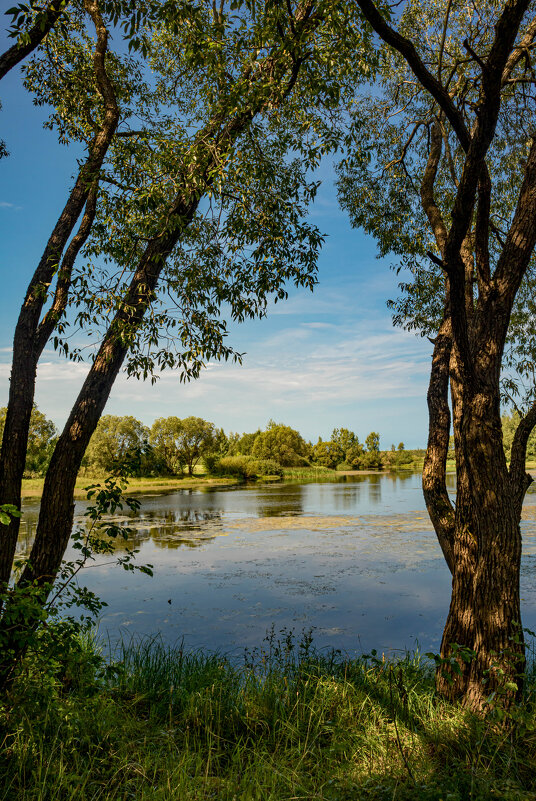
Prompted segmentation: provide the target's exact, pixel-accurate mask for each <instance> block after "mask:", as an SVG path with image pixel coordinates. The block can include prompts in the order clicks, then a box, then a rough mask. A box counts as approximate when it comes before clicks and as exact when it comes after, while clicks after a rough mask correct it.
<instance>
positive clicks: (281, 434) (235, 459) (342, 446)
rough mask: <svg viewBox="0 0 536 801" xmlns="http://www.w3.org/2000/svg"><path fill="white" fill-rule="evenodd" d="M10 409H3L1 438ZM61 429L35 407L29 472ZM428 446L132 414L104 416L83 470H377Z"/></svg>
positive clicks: (36, 469)
mask: <svg viewBox="0 0 536 801" xmlns="http://www.w3.org/2000/svg"><path fill="white" fill-rule="evenodd" d="M5 415H6V409H5V408H1V409H0V436H1V435H2V433H3V428H4V421H5ZM56 441H57V430H56V427H55V425H54V423H53V422H52V421H51V420H48V419H47V417H46V416H45V415H44V414H43V412H41V411H39V409H38V408H37V406H34V409H33V411H32V416H31V422H30V434H29V447H28V453H27V457H26V467H25V476H26V478H35V477H39V476H43V475H44V474H45V473H46V470H47V467H48V464H49V461H50V457H51V455H52V452H53V449H54V445H55V443H56ZM422 455H423V451H410V450H406V449H405V447H404V443H403V442H400V443H399V445H398V447H396V448H395V446H394V445H392V446H391V449H390V450H386V451H381V450H380V435H379V434H378V433H377V432H375V431H372V432H371V433H370V434H369V435H368V436H367V437H366V438H365V441H364V443H361V442H360V441H359V437H358V436H357V434H355V433H354V432H353V431H350V430H349V429H347V428H335V429H333V432H332V434H331V437H330V438H329V439H326V440H323V439H322V438H321V437H319V438H318V441H317V442H316V443H315V444H313V443H312V442H308V441H306V440H305V439H304V438H303V437H302V435H301V434H300V433H299V432H298V431H296V430H295V429H293V428H291V427H290V426H288V425H284V424H283V423H276V422H274V421H273V420H270V421H269V423H268V425H267V427H266V429H265V430H264V431H262V430H261V429H260V428H259V429H257V431H253V432H251V433H247V432H244V433H242V434H239V433H233V432H231V433H230V434H229V435H226V434H225V432H224V430H223V429H222V428H217V426H216V425H215V424H214V423H212V422H209V421H207V420H204V419H202V418H201V417H194V416H190V417H185V418H182V419H181V418H179V417H176V416H173V415H172V416H170V417H158V418H157V419H156V420H155V421H154V422H153V424H152V426H150V427H149V426H146V425H144V423H142V422H141V421H140V420H137V419H136V418H135V417H133V416H132V415H122V416H118V415H111V414H108V415H104V416H103V417H102V418H101V419H100V421H99V423H98V425H97V428H96V430H95V433H94V434H93V436H92V438H91V440H90V443H89V445H88V448H87V450H86V453H85V456H84V459H83V461H82V469H83V471H84V472H86V473H87V474H98V475H102V474H109V473H113V472H114V471H117V470H118V469H121V470H123V471H126V472H128V473H129V474H130V475H133V476H156V475H167V476H181V475H183V474H188V475H190V476H191V475H193V473H194V472H195V470H196V467H197V466H198V465H202V467H203V468H204V470H206V471H207V472H209V473H223V474H226V473H231V474H232V473H238V474H241V475H243V477H244V478H248V477H254V476H255V475H259V474H262V475H268V474H277V473H281V468H284V467H297V468H300V467H323V468H329V469H332V470H371V469H372V470H379V469H382V468H396V467H404V466H408V465H411V464H412V463H413V462H414V461H415V459H419V458H422Z"/></svg>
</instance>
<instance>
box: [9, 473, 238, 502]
mask: <svg viewBox="0 0 536 801" xmlns="http://www.w3.org/2000/svg"><path fill="white" fill-rule="evenodd" d="M104 480H105V476H79V477H78V478H77V479H76V488H75V495H74V497H75V498H76V499H77V500H81V499H84V498H86V495H87V493H86V488H87V487H89V486H90V485H92V484H99V483H100V484H102V483H103V482H104ZM237 483H239V482H238V480H237V479H236V478H232V477H228V478H212V477H207V476H183V477H181V476H173V477H163V478H160V477H157V478H152V477H148V478H129V479H128V494H129V495H137V494H142V493H143V494H153V493H160V492H172V491H173V490H180V489H184V490H188V489H202V488H203V487H231V486H233V485H234V484H237ZM43 484H44V479H43V478H25V479H24V480H23V482H22V497H23V498H40V497H41V495H42V494H43Z"/></svg>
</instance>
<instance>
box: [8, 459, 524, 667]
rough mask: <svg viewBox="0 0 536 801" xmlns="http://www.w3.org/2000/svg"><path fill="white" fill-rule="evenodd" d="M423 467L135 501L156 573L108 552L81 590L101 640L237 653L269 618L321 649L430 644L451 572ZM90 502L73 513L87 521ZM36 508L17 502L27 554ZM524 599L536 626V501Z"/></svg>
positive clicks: (135, 522) (145, 554) (436, 639)
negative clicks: (97, 602)
mask: <svg viewBox="0 0 536 801" xmlns="http://www.w3.org/2000/svg"><path fill="white" fill-rule="evenodd" d="M420 480H421V476H420V473H409V474H403V475H397V474H376V475H367V476H364V475H363V476H346V477H341V481H339V482H337V483H285V484H279V483H277V484H265V485H262V484H252V485H247V486H244V485H242V486H239V487H234V488H226V489H207V490H203V491H196V490H182V491H174V492H171V493H167V494H158V495H142V496H139V499H140V501H141V509H140V511H139V513H138V514H137V515H134V516H127V515H125V523H128V525H129V526H131V527H134V528H135V529H136V536H135V538H134V540H132V541H130V542H129V543H128V545H129V547H132V546H133V545H134V546H135V547H137V548H139V550H140V552H139V554H138V557H137V560H138V562H139V563H140V564H147V563H150V564H152V565H153V568H154V576H153V577H152V578H151V577H148V576H146V575H143V574H140V573H137V572H136V573H127V572H125V571H123V570H122V569H120V568H118V567H116V566H115V565H114V564H113V563H112V562H111V559H110V557H107V558H102V559H100V560H99V561H98V562H96V563H93V564H92V565H91V566H90V567H89V568H87V569H85V570H84V571H83V572H82V574H81V579H80V583H81V584H83V585H84V586H87V587H88V588H89V589H91V590H93V591H94V592H96V593H97V594H98V595H99V596H100V597H101V598H102V599H103V600H105V601H106V602H107V603H108V607H107V608H106V609H105V610H104V613H103V614H102V617H101V619H100V623H99V629H100V633H101V634H102V635H104V636H106V637H109V638H110V640H111V641H112V642H113V641H115V640H116V639H117V638H118V637H119V636H122V635H125V636H131V635H155V634H158V633H159V634H160V635H161V636H162V638H163V639H164V640H165V641H166V642H169V643H175V642H178V641H182V640H184V643H185V645H187V646H189V647H192V648H197V647H205V648H209V649H221V650H224V651H226V652H235V653H239V652H240V651H241V650H242V649H243V648H244V647H245V646H248V647H254V646H256V645H259V644H260V643H261V641H262V639H263V637H264V635H265V633H266V631H267V630H268V629H269V628H270V626H271V625H272V624H273V625H274V626H275V629H276V631H277V630H280V629H283V628H286V629H293V630H294V631H295V632H296V633H299V632H301V631H302V630H304V629H311V628H312V629H313V636H314V639H315V642H316V644H317V645H318V646H319V647H328V648H341V649H343V650H345V651H347V652H348V653H354V652H356V651H357V652H362V651H363V650H369V649H370V648H376V649H377V650H378V651H386V652H392V651H395V650H397V649H404V648H410V649H413V648H415V647H416V645H419V646H420V647H421V648H422V649H423V650H430V649H432V650H437V649H438V647H439V643H440V639H441V631H442V628H443V624H444V620H445V616H446V613H447V610H448V603H449V597H450V575H449V572H448V569H447V567H446V565H445V563H444V560H443V557H442V554H441V551H440V549H439V546H438V544H437V541H436V538H435V534H434V532H433V530H432V527H431V525H430V522H429V519H428V517H427V514H426V512H425V510H424V502H423V498H422V491H421V486H420ZM84 508H85V504H84V503H79V504H78V505H77V508H76V515H77V519H79V520H83V517H82V516H83V512H84ZM37 512H38V504H37V503H36V502H35V501H34V502H27V503H25V504H24V506H23V513H24V518H23V519H24V521H25V522H24V525H23V533H24V532H25V533H26V537H27V539H26V546H25V542H24V537H23V538H22V539H21V549H23V550H24V549H25V547H27V545H28V543H29V542H30V540H31V536H32V531H33V529H34V527H35V522H36V519H37ZM522 528H523V538H524V543H523V547H524V557H523V566H522V598H523V615H524V624H525V625H526V626H529V627H530V628H532V629H536V493H535V494H529V495H528V496H527V502H526V505H525V513H524V520H523V523H522Z"/></svg>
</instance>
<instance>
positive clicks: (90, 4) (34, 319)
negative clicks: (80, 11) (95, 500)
mask: <svg viewBox="0 0 536 801" xmlns="http://www.w3.org/2000/svg"><path fill="white" fill-rule="evenodd" d="M85 5H86V9H87V11H88V13H89V15H90V16H91V18H92V20H93V23H94V25H95V30H96V32H97V42H96V47H95V53H94V69H95V77H96V81H97V86H98V87H99V91H100V93H101V95H102V97H103V100H104V103H105V115H104V120H103V124H102V127H101V129H100V130H99V131H98V132H97V133H96V135H95V137H94V138H93V141H92V143H91V145H90V147H89V153H88V157H87V159H86V161H85V163H84V164H83V165H82V167H81V169H80V170H79V173H78V177H77V180H76V182H75V185H74V187H73V189H72V191H71V192H70V194H69V197H68V200H67V202H66V204H65V207H64V209H63V211H62V213H61V215H60V217H59V219H58V222H57V223H56V225H55V227H54V230H53V231H52V234H51V236H50V238H49V240H48V242H47V245H46V247H45V250H44V252H43V255H42V256H41V259H40V262H39V264H38V266H37V269H36V270H35V272H34V274H33V276H32V279H31V281H30V283H29V286H28V289H27V291H26V297H25V299H24V303H23V305H22V308H21V311H20V313H19V318H18V321H17V325H16V328H15V335H14V340H13V358H12V368H11V379H10V385H9V398H8V406H7V413H6V420H5V426H4V434H3V440H2V449H1V452H0V503H9V504H13V505H14V506H16V507H17V508H20V504H21V484H22V477H23V474H24V464H25V460H26V449H27V445H28V431H29V426H30V415H31V413H32V408H33V403H34V397H35V381H36V372H37V363H38V361H39V358H40V356H41V353H42V352H43V349H44V347H45V345H46V343H47V341H48V338H49V336H50V334H51V333H52V331H53V329H54V326H55V324H56V322H57V320H58V319H59V318H60V316H61V314H62V313H63V311H64V309H65V306H66V303H67V297H68V292H69V287H70V280H71V273H72V268H73V265H74V262H75V259H76V256H77V255H78V253H79V251H80V249H81V247H82V246H83V244H84V242H85V241H86V239H87V236H88V234H89V231H90V228H91V224H92V221H93V217H94V214H95V202H96V191H97V183H98V175H99V171H100V168H101V166H102V163H103V161H104V158H105V156H106V152H107V150H108V148H109V146H110V143H111V141H112V138H113V135H114V132H115V129H116V127H117V123H118V120H119V109H118V106H117V103H116V100H115V94H114V90H113V86H112V84H111V82H110V80H109V78H108V76H107V74H106V68H105V56H106V51H107V47H108V32H107V30H106V28H105V26H104V23H103V21H102V17H101V15H100V12H99V6H98V2H97V0H86V4H85ZM84 208H85V213H84V216H83V218H82V222H81V225H80V228H79V231H78V233H77V234H76V236H75V237H73V239H72V241H71V243H70V244H69V247H68V249H67V252H66V253H65V257H64V259H63V263H62V265H61V267H60V269H59V274H58V282H57V287H56V293H55V297H54V300H53V304H52V308H51V309H50V311H49V312H48V313H47V315H46V316H45V318H44V319H43V321H42V322H40V318H41V314H42V312H43V308H44V306H45V304H46V301H47V295H48V289H49V286H50V284H51V283H52V281H53V279H54V276H55V274H56V273H57V272H58V267H59V263H60V260H61V255H62V253H63V250H64V249H65V247H66V245H67V242H68V241H69V238H70V236H71V234H72V232H73V230H74V228H75V225H76V223H77V221H78V219H79V217H80V215H81V214H82V212H83V211H84ZM19 524H20V521H19V519H18V518H13V519H12V521H11V523H10V524H9V525H8V526H4V525H2V524H0V532H1V536H0V587H1V586H2V585H5V584H6V583H7V582H8V581H9V577H10V573H11V565H12V562H13V556H14V553H15V548H16V543H17V537H18V532H19Z"/></svg>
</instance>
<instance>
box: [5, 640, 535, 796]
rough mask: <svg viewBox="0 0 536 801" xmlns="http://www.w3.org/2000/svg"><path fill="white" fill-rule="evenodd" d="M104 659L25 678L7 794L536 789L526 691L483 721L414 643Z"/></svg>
mask: <svg viewBox="0 0 536 801" xmlns="http://www.w3.org/2000/svg"><path fill="white" fill-rule="evenodd" d="M113 659H114V664H115V672H113V673H111V674H110V675H108V676H107V677H106V676H103V677H101V678H98V677H97V678H95V677H93V679H91V671H89V672H88V671H87V670H84V669H83V666H82V667H80V666H79V668H78V670H77V671H74V673H69V671H67V678H66V680H65V683H64V686H63V687H62V686H61V684H59V683H58V682H57V681H56V683H53V682H49V683H48V684H47V683H43V681H42V676H41V678H39V677H38V676H34V677H33V678H32V676H31V674H30V675H29V676H27V677H26V678H25V679H24V680H22V682H21V684H20V686H19V688H18V690H16V692H17V699H16V704H15V706H14V707H13V708H11V709H9V707H8V706H7V705H6V706H5V707H4V709H3V711H2V715H1V723H2V729H3V732H2V742H3V752H2V756H1V758H0V760H1V761H0V799H1V801H8V800H9V801H11V799H22V800H23V801H49V800H50V801H52V799H54V801H56V799H57V800H58V801H60V799H61V801H64V800H67V799H68V800H69V801H71V799H72V800H73V801H74V799H80V801H81V800H82V799H84V801H85V799H88V800H89V799H91V801H105V800H106V801H115V800H116V799H117V800H119V799H121V800H122V801H123V799H124V800H125V801H126V799H136V801H154V800H155V799H156V800H157V801H159V800H160V799H162V801H164V799H165V800H166V801H175V799H176V800H177V801H179V799H180V800H181V801H183V799H184V800H186V801H189V799H192V800H193V799H196V801H197V799H222V800H223V801H227V800H228V801H233V799H234V800H235V801H238V800H239V799H258V800H259V801H261V799H262V801H265V800H273V801H275V800H276V799H277V800H278V801H279V800H280V799H281V801H283V799H285V800H286V799H288V801H290V800H291V799H325V801H350V800H351V801H359V800H360V799H373V800H376V799H377V800H378V801H379V800H380V799H381V800H382V801H383V799H393V798H396V799H408V800H409V799H412V800H413V799H424V801H432V800H433V801H439V799H444V800H445V801H446V799H449V801H462V799H481V800H486V799H497V798H501V799H511V800H512V801H514V800H515V799H519V801H521V799H531V798H534V797H536V796H535V795H534V793H535V792H536V773H535V770H534V768H535V754H536V733H535V730H534V712H533V708H532V706H531V703H532V702H531V700H530V698H529V699H528V700H527V701H526V702H525V703H524V706H523V707H522V711H523V714H522V715H520V720H521V722H522V725H518V727H517V729H515V730H514V729H512V728H511V727H508V726H506V727H505V726H504V725H498V724H497V723H496V722H494V721H493V720H486V721H481V720H477V719H476V718H474V717H472V716H471V715H470V714H469V713H467V712H466V711H464V710H462V709H460V708H459V707H456V706H453V705H451V704H447V703H446V702H445V701H443V700H441V699H439V698H438V697H437V696H436V694H435V691H434V683H433V675H432V672H431V669H430V666H429V665H428V663H426V662H425V661H424V662H423V661H422V660H421V658H420V657H419V656H418V655H407V656H405V657H404V658H403V659H401V660H400V661H397V662H389V661H384V660H383V659H382V658H381V657H378V656H374V655H373V656H372V657H369V658H368V659H365V658H362V659H357V660H355V659H354V660H348V659H345V658H344V657H343V655H341V654H338V653H323V652H317V651H315V650H314V649H313V648H312V646H311V643H310V641H309V639H308V638H307V637H305V638H304V639H303V640H302V641H301V642H298V643H297V642H296V641H295V640H294V639H293V638H292V637H291V636H290V635H288V634H287V633H282V635H281V636H280V637H276V636H274V635H273V634H272V635H271V636H269V637H268V639H267V641H266V642H265V647H264V648H263V649H261V650H260V651H259V652H257V653H254V654H246V655H245V656H244V658H243V659H237V658H233V659H230V658H228V657H226V656H224V655H221V654H207V653H203V652H186V651H184V650H183V649H182V648H181V647H176V648H167V647H165V646H164V645H163V644H162V643H160V642H158V641H156V642H155V641H153V642H149V641H142V642H132V643H129V644H125V645H123V646H121V647H120V648H119V649H118V650H117V651H116V653H115V654H114V657H113ZM77 676H78V679H77ZM81 676H83V677H84V679H83V680H82V679H80V677H81Z"/></svg>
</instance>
